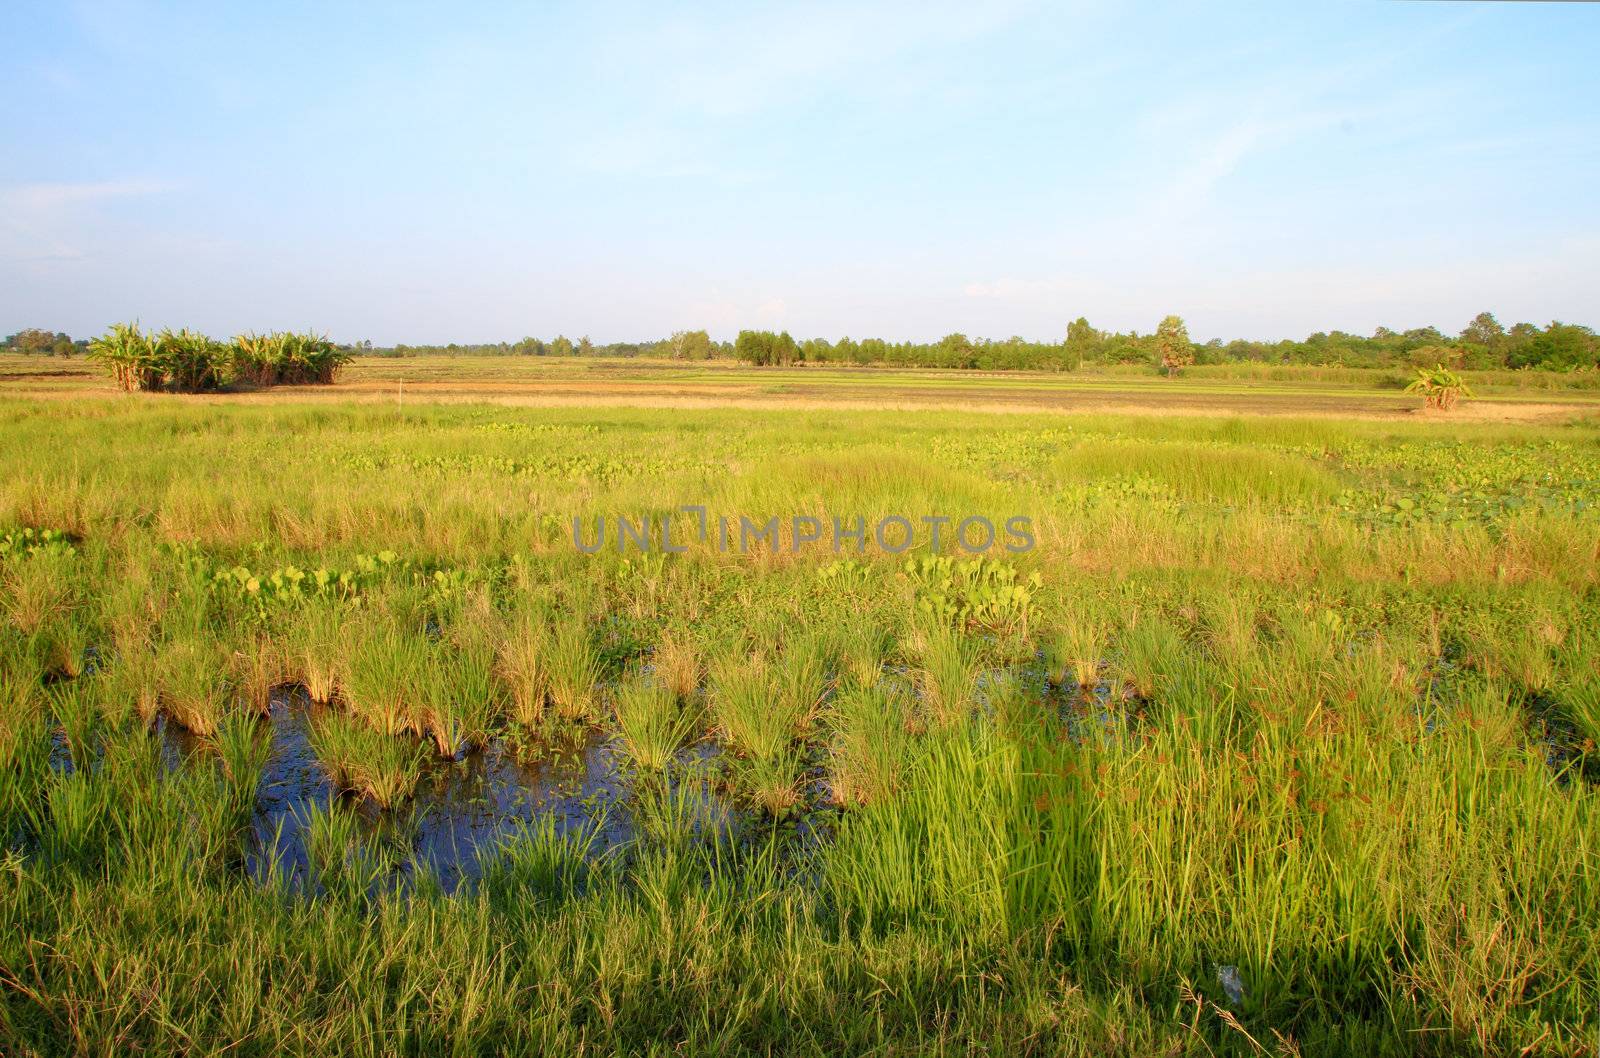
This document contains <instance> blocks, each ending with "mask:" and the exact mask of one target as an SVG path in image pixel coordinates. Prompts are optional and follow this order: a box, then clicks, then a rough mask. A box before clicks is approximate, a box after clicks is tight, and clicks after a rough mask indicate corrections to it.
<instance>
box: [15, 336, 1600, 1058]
mask: <svg viewBox="0 0 1600 1058" xmlns="http://www.w3.org/2000/svg"><path fill="white" fill-rule="evenodd" d="M359 366H360V365H358V368H359ZM638 370H640V371H646V370H647V368H646V367H645V366H644V365H640V366H639V368H638ZM789 374H793V375H802V374H804V373H803V372H790V373H789ZM1108 377H1109V376H1108ZM0 440H3V442H4V444H3V448H0V451H3V453H4V454H3V455H0V459H3V460H4V465H5V468H6V473H5V474H4V475H3V476H0V541H5V543H4V545H3V546H0V615H3V619H0V842H3V844H0V1052H3V1053H6V1054H58V1053H59V1054H66V1053H85V1052H88V1053H110V1052H128V1053H133V1052H141V1053H156V1054H169V1053H173V1054H175V1053H185V1054H188V1053H199V1052H203V1053H216V1052H221V1051H224V1050H229V1051H231V1052H237V1053H297V1054H298V1053H304V1054H328V1053H338V1054H346V1053H349V1054H355V1053H440V1052H449V1053H461V1054H469V1053H527V1054H534V1053H541V1054H555V1053H561V1054H568V1053H570V1054H585V1053H593V1054H601V1053H604V1054H665V1053H693V1054H727V1053H762V1054H767V1053H774V1054H780V1053H782V1054H787V1053H794V1054H845V1053H875V1054H924V1053H962V1054H970V1053H996V1054H1041V1055H1042V1054H1065V1055H1103V1054H1128V1055H1181V1054H1194V1055H1222V1054H1229V1055H1255V1054H1261V1053H1268V1054H1280V1055H1290V1054H1306V1055H1310V1054H1362V1055H1367V1054H1393V1055H1410V1054H1438V1055H1455V1054H1484V1053H1488V1054H1517V1053H1526V1054H1530V1055H1536V1054H1551V1055H1557V1054H1559V1055H1567V1054H1581V1053H1593V1052H1594V1050H1595V1048H1596V1046H1597V1043H1600V1020H1597V1015H1596V1011H1597V1010H1600V941H1597V939H1596V937H1597V933H1596V930H1595V929H1594V924H1595V923H1596V922H1600V862H1597V860H1600V847H1597V842H1596V835H1597V834H1600V793H1597V790H1596V787H1595V785H1594V776H1595V775H1596V773H1597V765H1600V759H1597V753H1596V750H1595V746H1594V742H1595V739H1596V738H1597V737H1600V717H1597V707H1596V686H1597V683H1600V681H1597V678H1596V669H1595V658H1596V638H1595V633H1594V632H1593V630H1594V629H1595V628H1600V551H1597V549H1596V548H1597V545H1596V540H1597V539H1600V532H1597V529H1600V430H1597V429H1596V427H1595V426H1593V425H1582V424H1579V425H1568V426H1544V427H1534V426H1518V425H1489V424H1474V423H1468V422H1459V421H1455V422H1439V421H1434V420H1428V421H1421V422H1394V423H1389V422H1368V421H1355V420H1332V419H1276V418H1274V419H1247V418H1239V417H1233V418H1190V417H1184V418H1178V417H1164V418H1139V417H1133V416H1111V415H1083V416H1073V417H1049V416H1037V417H1036V416H1029V415H1004V416H997V415H984V414H978V413H939V414H934V413H930V412H903V411H854V412H839V411H823V410H783V411H774V410H772V409H763V410H743V409H727V408H721V409H716V408H713V409H694V410H683V411H675V410H665V409H657V410H643V409H626V408H551V409H512V408H505V407H494V406H485V405H471V404H462V405H449V406H445V405H430V406H415V407H414V406H412V405H411V404H410V403H409V402H408V404H407V406H406V407H405V408H403V409H401V408H396V407H393V406H381V405H358V404H334V403H319V404H294V403H256V404H243V403H240V404H230V403H208V404H192V403H184V402H182V401H180V400H178V399H177V398H129V399H127V400H117V401H107V400H83V401H75V402H51V403H46V402H38V403H34V402H24V401H12V400H0ZM1402 500H1405V501H1408V503H1409V505H1406V504H1402V503H1401V502H1400V501H1402ZM686 503H703V504H705V505H706V507H707V508H708V512H709V514H710V515H711V516H712V517H713V518H715V517H716V516H718V515H724V514H726V515H732V516H735V517H737V516H738V515H740V514H747V515H749V516H751V517H753V518H763V517H766V516H771V515H778V516H781V517H784V518H787V517H789V516H792V515H796V514H806V515H812V516H815V517H818V518H820V519H831V518H832V517H834V516H840V517H851V516H854V515H857V514H861V515H864V516H869V517H870V516H875V515H878V514H881V513H885V512H890V511H895V510H897V509H898V508H901V507H906V506H907V505H909V509H905V510H904V511H903V512H901V513H905V514H907V515H910V516H913V517H920V516H922V515H934V514H938V515H948V516H956V517H965V516H967V515H972V514H982V515H985V516H987V517H990V518H991V519H992V520H995V521H996V522H997V524H998V523H1001V522H1003V521H1004V519H1005V518H1007V517H1009V516H1011V515H1014V514H1024V515H1027V516H1029V517H1030V518H1031V519H1032V523H1031V524H1032V528H1033V532H1034V535H1035V537H1036V540H1037V547H1035V548H1034V549H1033V550H1031V551H1029V552H1027V553H1020V554H1009V553H1004V552H998V551H997V552H994V553H991V554H990V555H989V556H988V557H987V558H986V559H985V561H984V562H982V563H973V564H964V563H963V562H960V561H958V562H953V563H940V562H921V561H916V562H911V563H908V562H907V559H908V558H910V557H915V558H917V559H919V560H920V559H923V558H927V557H929V556H928V555H927V544H928V537H927V533H926V531H925V530H922V531H920V532H919V536H918V544H917V548H916V550H915V551H914V552H912V553H911V554H909V555H889V554H883V553H880V552H879V551H878V550H877V549H876V548H874V547H868V548H867V549H866V550H865V551H864V552H862V553H859V554H858V553H855V552H853V551H851V552H849V553H838V554H836V553H834V552H833V550H832V549H831V547H830V546H829V545H828V544H827V543H826V542H824V543H823V544H821V545H820V546H819V547H817V548H814V549H812V550H809V551H802V552H801V553H799V554H794V553H791V552H790V551H789V549H788V547H787V542H786V541H785V544H784V545H783V546H780V547H777V548H768V547H763V548H762V549H760V550H759V552H758V553H755V554H751V555H739V554H734V553H727V552H723V551H721V550H719V549H718V548H717V547H716V546H715V543H714V540H713V541H711V542H705V541H700V540H698V539H696V538H694V537H693V534H687V535H684V536H682V537H675V538H677V539H682V540H685V541H687V543H688V551H687V552H686V553H684V554H681V555H671V556H666V557H665V558H662V557H659V556H650V557H643V556H640V555H638V554H637V553H630V554H627V555H619V554H617V553H616V552H615V551H614V550H608V551H607V552H605V553H602V554H598V555H594V556H587V555H582V554H580V553H578V552H577V551H576V549H574V548H573V547H572V544H571V540H570V531H571V521H570V520H571V518H572V517H573V516H581V517H583V518H585V519H586V520H587V521H588V524H589V525H590V526H591V527H592V525H593V519H594V518H595V517H596V516H599V515H606V516H608V517H611V516H615V515H618V514H621V515H625V516H629V517H638V516H640V515H642V514H646V513H649V514H653V515H656V516H661V515H664V514H668V513H670V512H671V511H673V510H674V509H675V508H676V507H678V506H679V505H681V504H686ZM688 526H689V522H688V520H687V518H685V519H684V520H683V522H682V523H681V524H680V525H679V526H678V528H688ZM25 529H32V530H43V529H52V530H59V531H61V532H60V535H58V536H50V537H48V539H47V538H46V537H45V535H44V534H41V533H39V532H33V533H24V532H23V530H25ZM947 539H948V537H947ZM954 557H956V558H957V559H962V558H964V557H965V556H961V555H959V554H958V555H955V556H954ZM281 681H292V682H296V683H301V684H304V685H305V686H306V687H307V689H308V691H309V692H310V695H311V696H312V697H313V698H315V699H316V700H317V701H318V702H320V703H325V704H319V705H317V706H315V707H314V708H313V709H312V710H311V715H312V717H313V719H312V721H311V726H310V741H311V749H312V752H313V754H314V756H315V758H316V760H317V762H318V763H319V766H320V767H321V768H323V769H325V770H326V772H327V773H328V774H329V775H330V776H331V778H332V780H333V783H334V785H335V786H336V787H337V788H339V789H341V790H347V791H349V792H350V793H351V794H352V795H353V796H351V797H346V798H339V799H336V800H335V801H334V803H332V804H330V805H328V806H326V807H319V808H314V809H308V810H305V812H304V815H303V817H302V818H298V819H296V820H294V821H293V822H294V824H295V826H296V828H297V829H298V832H300V833H303V834H304V836H305V847H306V853H307V861H308V862H307V864H306V869H307V873H306V874H305V876H303V877H299V878H295V877H290V876H289V875H288V874H287V873H286V872H284V871H280V870H276V869H273V868H266V869H264V870H262V871H259V872H257V873H254V874H253V873H251V871H249V870H247V869H246V867H245V864H246V863H247V862H248V860H249V854H250V851H251V850H252V849H253V848H255V843H256V841H257V840H258V839H257V838H256V837H255V836H254V835H253V827H254V824H255V823H256V822H257V819H256V817H255V815H254V813H255V812H256V811H257V809H258V808H260V807H261V805H262V803H263V802H262V801H261V794H262V790H261V774H262V769H263V767H264V762H265V760H266V759H267V757H266V754H267V750H268V748H269V746H268V742H267V739H268V738H269V737H270V735H269V732H270V730H271V726H270V725H269V724H267V723H265V722H263V721H261V719H260V716H259V713H260V712H261V711H262V709H263V708H264V706H265V704H266V698H265V692H266V691H268V690H271V689H273V687H275V686H276V685H277V684H278V683H280V682H281ZM163 715H164V716H165V717H166V719H167V720H168V721H169V722H170V723H172V724H176V725H181V726H183V727H185V728H189V729H191V730H192V731H194V732H197V733H199V734H201V735H203V736H204V737H203V738H200V739H198V740H195V741H194V743H193V746H192V749H191V751H190V752H188V753H187V754H186V755H184V757H183V759H181V760H179V761H176V762H174V761H172V760H170V759H168V758H166V757H165V756H164V755H163V753H162V743H161V740H160V738H159V737H158V736H157V735H156V734H155V733H154V728H155V726H156V724H157V720H158V718H160V717H161V716H163ZM557 726H559V727H560V728H561V729H562V730H563V731H565V732H567V733H579V734H586V735H587V736H588V737H593V738H603V739H606V740H608V741H609V744H610V746H611V747H612V749H611V750H608V751H607V752H613V751H614V752H616V753H618V754H620V755H621V756H623V757H625V758H627V759H628V760H629V761H630V762H631V764H632V767H630V768H629V769H628V770H627V775H628V780H627V781H628V783H629V786H628V788H627V789H628V793H627V797H626V798H625V800H624V803H623V804H621V805H619V806H617V807H616V808H615V811H618V812H620V813H622V814H623V815H625V816H626V817H627V818H628V819H630V820H632V821H633V822H634V824H635V826H636V828H637V829H636V831H635V835H636V836H635V838H634V839H633V840H632V841H631V842H628V843H627V844H625V845H623V846H621V847H616V848H611V849H610V850H609V851H604V848H605V846H604V843H603V842H602V841H601V840H600V839H599V837H598V836H597V835H598V830H591V831H581V830H580V831H578V832H573V833H568V834H565V835H563V833H562V832H561V831H560V830H559V829H558V828H557V826H556V825H555V822H554V820H553V819H551V818H550V817H548V816H541V817H540V818H539V819H538V820H536V822H535V823H534V824H533V825H531V826H529V827H528V828H527V829H526V830H525V831H523V832H519V833H516V834H513V835H511V836H509V837H508V838H506V840H505V841H504V843H503V844H501V845H499V846H496V847H494V848H485V849H483V850H480V854H481V856H482V858H483V865H484V870H483V876H482V880H481V882H479V883H477V884H476V885H472V886H465V887H463V888H461V889H459V890H457V891H456V892H455V893H454V894H453V895H445V892H444V887H443V886H442V885H441V884H438V883H436V882H435V880H433V879H431V878H430V877H428V876H427V873H426V871H425V870H422V869H420V868H417V867H416V866H415V864H414V863H412V861H411V860H410V857H411V855H412V853H411V850H410V849H409V848H408V847H407V846H406V844H405V842H404V841H403V840H398V839H394V838H392V837H387V836H383V830H382V827H381V826H378V825H374V824H372V823H370V822H369V820H370V818H371V817H374V816H376V817H380V818H390V819H392V818H394V816H393V814H392V813H389V812H386V811H385V810H384V809H385V806H388V807H390V808H395V807H399V806H401V805H402V804H403V803H404V802H405V801H406V800H407V799H408V798H410V797H411V796H412V795H413V794H414V792H415V791H416V790H417V787H418V784H419V782H420V781H421V779H422V776H423V772H424V767H425V764H426V762H427V760H428V758H429V757H430V756H431V757H440V756H444V757H450V756H455V755H458V754H460V753H463V752H467V751H470V750H471V749H472V748H474V747H478V746H481V745H484V744H486V743H487V744H493V743H495V742H497V741H503V742H504V743H505V744H507V745H512V746H514V747H515V748H517V750H518V752H519V753H525V754H528V755H534V756H536V755H538V754H539V753H541V752H543V751H544V741H543V740H544V739H545V738H546V737H548V736H550V735H551V734H552V733H553V731H554V729H555V728H556V727H557ZM696 742H700V743H701V745H699V746H697V747H696V755H697V756H698V755H700V754H701V753H702V752H703V753H704V754H705V755H707V756H710V757H711V758H712V762H711V763H710V764H709V765H708V766H705V767H703V768H702V767H701V766H700V765H697V766H696V770H692V771H691V770H688V769H687V768H686V766H685V765H683V764H681V763H678V762H676V761H675V758H676V759H677V760H681V758H682V757H684V756H686V754H683V753H682V752H681V751H682V750H683V749H684V748H685V747H687V746H690V745H693V744H694V743H696ZM453 767H457V765H452V764H450V763H449V762H446V761H436V762H434V763H432V764H426V768H427V770H428V772H429V774H432V773H433V771H434V769H439V770H440V771H441V772H445V771H448V770H449V769H451V768H453ZM705 784H711V786H712V787H713V788H714V793H715V795H716V800H715V803H716V804H727V805H731V806H733V807H731V808H728V809H725V810H726V811H730V812H732V813H734V814H735V815H736V816H737V818H738V820H740V822H739V825H738V826H733V827H719V826H714V825H707V819H708V813H710V812H711V811H712V809H711V808H708V807H707V806H708V804H710V803H712V799H711V795H708V794H706V793H705V790H704V786H705ZM429 789H432V787H431V786H430V787H429ZM358 800H360V801H365V802H368V803H367V804H365V805H357V804H353V803H351V802H355V801H358ZM719 810H720V809H719ZM402 867H405V868H407V870H408V871H409V872H410V873H406V875H405V876H406V878H407V879H408V881H407V884H406V885H404V886H400V887H396V886H392V885H386V884H384V880H385V879H388V878H391V877H392V876H393V875H394V873H395V871H396V870H397V869H400V868H402ZM1224 969H1225V970H1226V972H1227V973H1228V974H1232V973H1235V972H1236V973H1237V975H1238V979H1239V981H1240V982H1241V983H1242V985H1243V988H1244V996H1243V999H1242V1000H1240V1001H1239V1002H1237V1003H1235V1002H1233V1001H1232V1000H1230V998H1229V996H1228V994H1227V990H1226V989H1225V988H1224V987H1223V986H1222V984H1221V979H1220V978H1219V970H1224ZM1229 979H1230V980H1231V977H1230V978H1229Z"/></svg>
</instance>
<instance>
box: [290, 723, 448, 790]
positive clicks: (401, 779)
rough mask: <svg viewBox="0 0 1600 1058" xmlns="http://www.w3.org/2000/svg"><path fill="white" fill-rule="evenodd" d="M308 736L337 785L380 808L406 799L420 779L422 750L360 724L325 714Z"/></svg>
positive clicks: (330, 777) (409, 742)
mask: <svg viewBox="0 0 1600 1058" xmlns="http://www.w3.org/2000/svg"><path fill="white" fill-rule="evenodd" d="M307 736H308V738H309V740H310V743H311V749H312V751H313V752H314V753H316V755H317V762H318V763H319V764H321V765H322V768H323V770H324V771H326V772H327V774H328V778H329V780H330V781H331V782H332V783H333V784H334V786H335V787H337V788H338V789H340V790H343V791H346V792H349V793H355V794H359V795H361V796H363V797H369V798H371V799H372V800H373V801H374V802H375V803H376V804H378V805H379V806H381V807H383V808H391V807H393V806H395V805H397V804H399V803H400V802H402V801H405V800H407V799H408V798H410V797H411V795H412V793H413V792H414V791H415V790H416V788H417V783H418V782H419V781H421V778H422V760H423V753H422V749H421V747H420V746H418V745H417V744H416V743H414V742H412V741H410V740H409V739H407V738H404V737H394V736H391V735H388V734H385V733H384V732H382V731H376V730H374V729H373V728H372V727H371V726H370V725H369V724H367V723H365V722H363V721H362V720H359V719H356V718H354V717H350V716H346V715H344V714H342V713H338V712H331V711H330V712H326V713H323V714H321V715H320V716H318V717H317V718H316V719H315V720H314V721H313V723H312V724H311V726H310V728H309V729H308V731H307Z"/></svg>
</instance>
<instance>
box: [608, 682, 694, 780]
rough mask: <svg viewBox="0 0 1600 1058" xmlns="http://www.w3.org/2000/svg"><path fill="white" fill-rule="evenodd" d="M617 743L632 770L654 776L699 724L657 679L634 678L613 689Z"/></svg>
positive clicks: (690, 712)
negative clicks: (629, 762) (639, 770)
mask: <svg viewBox="0 0 1600 1058" xmlns="http://www.w3.org/2000/svg"><path fill="white" fill-rule="evenodd" d="M615 716H616V725H617V740H618V742H619V744H620V745H621V746H622V749H623V751H624V752H625V753H627V755H628V759H629V760H631V761H633V764H634V766H635V767H637V768H639V769H641V770H642V771H647V772H658V771H661V770H662V769H663V768H665V767H666V766H667V765H668V764H669V763H671V761H672V759H673V757H674V756H675V755H676V754H677V752H678V750H679V749H681V748H682V747H683V745H684V744H685V742H687V741H688V739H689V738H690V736H691V735H692V734H693V732H694V729H695V726H696V724H697V723H698V722H699V716H698V713H697V710H695V709H694V708H692V707H691V706H690V705H688V704H687V703H686V702H685V701H684V699H683V698H682V697H680V696H679V695H678V694H677V693H675V691H674V690H673V688H672V687H671V686H669V685H668V684H667V683H666V682H665V681H663V680H662V679H661V678H660V677H658V676H634V677H631V678H629V679H626V680H624V681H623V682H622V683H621V684H619V685H618V686H617V690H616V702H615Z"/></svg>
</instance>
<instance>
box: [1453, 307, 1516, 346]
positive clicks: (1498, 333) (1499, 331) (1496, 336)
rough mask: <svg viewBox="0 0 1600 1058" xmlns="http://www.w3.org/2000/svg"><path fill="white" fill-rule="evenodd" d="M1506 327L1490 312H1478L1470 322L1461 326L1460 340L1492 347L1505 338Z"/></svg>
mask: <svg viewBox="0 0 1600 1058" xmlns="http://www.w3.org/2000/svg"><path fill="white" fill-rule="evenodd" d="M1505 336H1506V329H1505V328H1504V327H1502V326H1500V321H1499V320H1497V319H1495V318H1494V313H1492V312H1480V313H1478V314H1477V315H1476V316H1474V317H1472V322H1471V323H1469V324H1467V325H1466V327H1464V328H1462V331H1461V340H1462V341H1464V342H1472V343H1474V344H1475V345H1482V346H1485V347H1487V348H1489V349H1493V348H1495V347H1496V346H1498V345H1499V344H1500V343H1501V342H1502V341H1504V340H1505Z"/></svg>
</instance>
